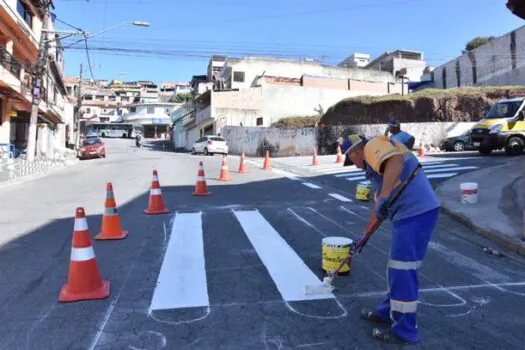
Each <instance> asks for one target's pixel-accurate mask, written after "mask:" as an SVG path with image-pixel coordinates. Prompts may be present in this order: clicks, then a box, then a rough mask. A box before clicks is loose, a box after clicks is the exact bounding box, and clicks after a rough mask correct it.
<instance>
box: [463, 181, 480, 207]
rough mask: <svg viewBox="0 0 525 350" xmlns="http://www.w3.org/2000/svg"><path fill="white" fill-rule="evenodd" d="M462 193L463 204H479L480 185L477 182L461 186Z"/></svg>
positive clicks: (465, 183)
mask: <svg viewBox="0 0 525 350" xmlns="http://www.w3.org/2000/svg"><path fill="white" fill-rule="evenodd" d="M459 189H460V191H461V203H463V204H476V203H477V202H478V184H477V183H475V182H464V183H462V184H460V185H459Z"/></svg>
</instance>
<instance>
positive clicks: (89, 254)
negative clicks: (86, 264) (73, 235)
mask: <svg viewBox="0 0 525 350" xmlns="http://www.w3.org/2000/svg"><path fill="white" fill-rule="evenodd" d="M94 258H95V252H94V251H93V247H85V248H71V260H72V261H87V260H91V259H94Z"/></svg>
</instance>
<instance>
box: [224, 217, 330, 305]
mask: <svg viewBox="0 0 525 350" xmlns="http://www.w3.org/2000/svg"><path fill="white" fill-rule="evenodd" d="M234 214H235V216H236V217H237V220H239V223H240V224H241V226H242V228H243V230H244V233H245V234H246V236H247V237H248V239H249V240H250V242H251V244H252V246H253V248H254V249H255V250H256V252H257V254H258V255H259V257H260V259H261V261H262V262H263V264H264V266H265V267H266V269H267V270H268V273H269V274H270V276H271V277H272V279H273V281H274V283H275V285H276V287H277V289H278V290H279V293H281V296H282V297H283V299H284V300H286V301H299V300H316V299H334V298H335V296H334V295H333V294H332V293H329V294H320V295H305V293H304V287H305V286H306V285H312V284H314V285H316V284H320V283H322V282H321V281H320V280H319V279H318V278H317V276H316V275H315V274H314V273H313V272H312V271H311V270H310V269H309V268H308V266H306V264H305V263H304V262H303V261H302V260H301V258H300V257H299V256H298V255H297V253H296V252H295V251H294V250H293V249H292V247H290V245H288V243H287V242H286V241H285V240H284V239H283V238H282V237H281V236H280V235H279V233H278V232H277V231H276V230H275V229H274V228H273V227H272V226H271V225H270V223H268V221H266V219H265V218H264V217H263V216H262V215H261V214H260V213H259V212H258V211H256V210H252V211H234Z"/></svg>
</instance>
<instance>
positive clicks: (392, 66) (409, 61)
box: [365, 50, 427, 82]
mask: <svg viewBox="0 0 525 350" xmlns="http://www.w3.org/2000/svg"><path fill="white" fill-rule="evenodd" d="M426 67H427V63H426V62H425V61H424V56H423V53H422V52H419V51H411V50H395V51H391V52H390V51H387V52H385V53H383V54H382V55H380V56H379V57H377V58H375V59H374V60H372V61H371V62H370V63H369V64H367V65H366V67H365V68H367V69H374V70H379V71H384V72H389V73H391V74H392V75H394V76H401V75H402V76H403V77H404V78H407V79H408V81H411V82H419V81H421V76H422V75H423V71H424V70H425V68H426Z"/></svg>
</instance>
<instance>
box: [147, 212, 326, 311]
mask: <svg viewBox="0 0 525 350" xmlns="http://www.w3.org/2000/svg"><path fill="white" fill-rule="evenodd" d="M204 213H205V212H198V213H176V214H175V215H174V220H173V228H172V230H171V235H170V238H169V242H168V244H167V249H166V252H165V255H164V258H163V262H162V266H161V268H160V273H159V276H158V279H157V283H156V285H155V289H154V293H153V296H152V299H151V304H150V312H155V311H159V310H174V309H186V308H198V307H200V308H206V307H209V306H210V298H209V296H208V288H209V286H208V283H209V281H208V279H209V277H208V278H207V274H208V273H209V272H207V271H206V269H207V268H209V267H210V266H209V265H208V263H207V262H206V259H207V255H208V254H209V253H210V252H216V251H219V252H220V253H223V252H224V250H223V249H222V250H221V249H218V247H217V246H209V245H208V246H207V245H206V244H205V243H206V239H205V238H204V237H205V236H206V235H215V234H216V232H214V231H213V230H211V231H210V230H208V231H206V230H205V227H210V226H209V224H208V226H207V225H206V223H205V222H204V221H205V220H206V216H205V215H204ZM270 214H271V213H270ZM217 215H218V216H216V217H214V218H213V219H209V220H212V221H211V222H210V223H211V224H213V223H214V221H213V220H225V219H226V220H231V219H232V218H234V219H235V220H236V221H237V222H238V224H239V228H237V229H236V230H237V231H239V230H241V231H242V233H241V232H236V237H237V238H238V239H239V240H241V239H242V236H245V237H246V238H248V241H249V243H246V244H249V245H250V246H251V247H248V246H246V249H247V250H249V249H250V248H251V249H253V251H254V252H255V254H256V255H257V256H258V258H259V259H260V261H261V263H262V265H263V266H264V267H265V270H260V269H259V271H264V272H259V273H266V274H268V275H269V276H270V277H271V281H273V283H274V285H275V287H276V288H277V290H278V292H279V293H280V295H281V298H282V300H283V301H284V302H294V301H314V300H333V299H335V295H334V294H333V293H322V294H306V293H305V286H307V285H320V284H321V283H322V281H321V278H320V277H318V276H317V275H316V274H315V273H314V272H313V271H312V270H311V269H310V268H309V267H308V266H307V265H306V263H305V262H304V261H303V260H302V258H301V257H300V256H299V254H298V253H297V252H296V251H295V250H294V248H293V247H292V245H290V243H289V242H288V241H287V240H286V239H285V237H283V236H282V234H281V233H280V232H278V231H277V230H276V229H275V228H274V226H272V224H271V223H270V221H269V220H268V219H267V218H266V217H265V215H263V213H261V212H259V210H257V209H249V210H248V209H246V210H243V209H239V210H231V211H221V212H219V214H217ZM290 215H291V214H290ZM288 238H289V237H288ZM321 238H322V237H321V236H319V239H321ZM318 254H319V255H321V250H320V248H319V251H318ZM310 255H311V252H310ZM307 256H308V255H307ZM303 257H304V256H303Z"/></svg>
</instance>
